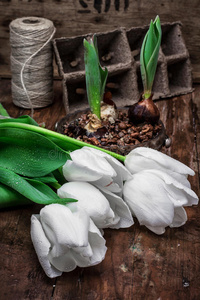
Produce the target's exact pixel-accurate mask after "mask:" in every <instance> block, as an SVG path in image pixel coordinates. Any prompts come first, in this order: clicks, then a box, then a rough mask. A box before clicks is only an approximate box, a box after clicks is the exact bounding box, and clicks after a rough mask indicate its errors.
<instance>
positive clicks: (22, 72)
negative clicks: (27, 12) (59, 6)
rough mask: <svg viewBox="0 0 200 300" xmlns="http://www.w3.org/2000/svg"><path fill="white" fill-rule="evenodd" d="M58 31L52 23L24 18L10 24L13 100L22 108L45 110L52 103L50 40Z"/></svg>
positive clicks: (41, 19) (42, 19) (36, 18)
mask: <svg viewBox="0 0 200 300" xmlns="http://www.w3.org/2000/svg"><path fill="white" fill-rule="evenodd" d="M54 34H55V28H54V25H53V23H52V22H51V21H50V20H47V19H44V18H38V17H25V18H20V19H16V20H14V21H12V22H11V23H10V45H11V71H12V98H13V103H14V104H15V105H17V106H19V107H23V108H28V109H31V115H32V114H33V109H34V108H40V107H45V106H47V105H49V104H51V103H52V102H53V66H52V56H53V51H52V44H51V39H52V38H53V36H54Z"/></svg>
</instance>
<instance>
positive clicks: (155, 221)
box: [123, 172, 174, 227]
mask: <svg viewBox="0 0 200 300" xmlns="http://www.w3.org/2000/svg"><path fill="white" fill-rule="evenodd" d="M123 194H124V200H125V201H126V203H127V204H128V206H129V208H130V209H131V211H132V212H133V213H134V214H135V216H136V217H137V219H138V221H139V223H140V224H141V225H145V226H148V227H149V226H151V227H166V226H168V225H170V224H171V223H172V220H173V218H174V205H173V203H172V202H171V201H170V199H169V198H168V196H167V194H166V191H165V189H164V183H163V181H162V180H160V179H159V178H157V176H155V175H154V174H151V176H149V174H146V173H145V172H140V173H137V174H135V175H133V179H131V180H129V181H126V182H125V184H124V189H123Z"/></svg>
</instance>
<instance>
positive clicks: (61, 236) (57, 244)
mask: <svg viewBox="0 0 200 300" xmlns="http://www.w3.org/2000/svg"><path fill="white" fill-rule="evenodd" d="M40 219H41V223H42V227H43V229H44V231H45V234H46V236H47V238H48V240H49V241H50V243H51V244H52V250H51V254H52V255H53V256H54V257H55V256H61V255H63V254H64V253H66V252H67V251H68V250H69V248H71V247H80V246H86V245H87V244H88V228H89V217H88V215H87V214H86V212H85V211H83V210H81V209H77V211H76V212H73V213H72V212H71V210H70V209H69V207H67V206H64V205H60V204H51V205H47V206H45V207H44V208H42V209H41V211H40Z"/></svg>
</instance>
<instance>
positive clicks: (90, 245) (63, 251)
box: [31, 203, 107, 278]
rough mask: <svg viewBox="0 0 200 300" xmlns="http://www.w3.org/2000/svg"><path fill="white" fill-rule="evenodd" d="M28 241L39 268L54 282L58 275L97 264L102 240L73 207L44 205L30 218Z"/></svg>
mask: <svg viewBox="0 0 200 300" xmlns="http://www.w3.org/2000/svg"><path fill="white" fill-rule="evenodd" d="M31 238H32V241H33V245H34V248H35V251H36V253H37V256H38V259H39V261H40V264H41V266H42V267H43V269H44V271H45V273H46V274H47V276H49V277H51V278H54V277H57V276H60V275H61V274H62V272H69V271H72V270H74V269H75V268H76V266H79V267H88V266H93V265H96V264H98V263H100V262H101V261H102V260H103V259H104V257H105V253H106V250H107V248H106V246H105V240H104V238H103V237H102V235H101V232H100V231H99V229H98V228H97V227H96V226H95V225H94V223H93V221H92V220H91V219H90V218H89V216H88V215H87V213H86V212H85V211H84V210H83V209H80V207H78V206H77V205H76V203H71V204H68V205H66V206H64V205H60V204H51V205H47V206H45V207H44V208H42V209H41V211H40V214H39V215H32V217H31Z"/></svg>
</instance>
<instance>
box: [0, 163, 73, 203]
mask: <svg viewBox="0 0 200 300" xmlns="http://www.w3.org/2000/svg"><path fill="white" fill-rule="evenodd" d="M0 182H1V184H4V185H6V186H8V187H9V188H11V189H13V190H14V191H16V192H18V193H19V194H21V195H22V196H24V197H25V198H28V199H30V200H31V201H33V202H35V203H38V204H52V203H61V204H64V203H67V202H74V201H76V200H75V199H71V198H65V199H61V198H60V197H59V196H58V195H57V194H56V193H55V192H54V191H53V190H52V189H51V188H50V187H49V186H47V185H45V184H44V183H42V182H40V181H37V180H34V179H27V180H26V179H24V178H23V177H21V176H20V175H18V174H15V173H14V172H12V171H10V170H7V169H5V168H2V167H0ZM0 203H1V198H0Z"/></svg>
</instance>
